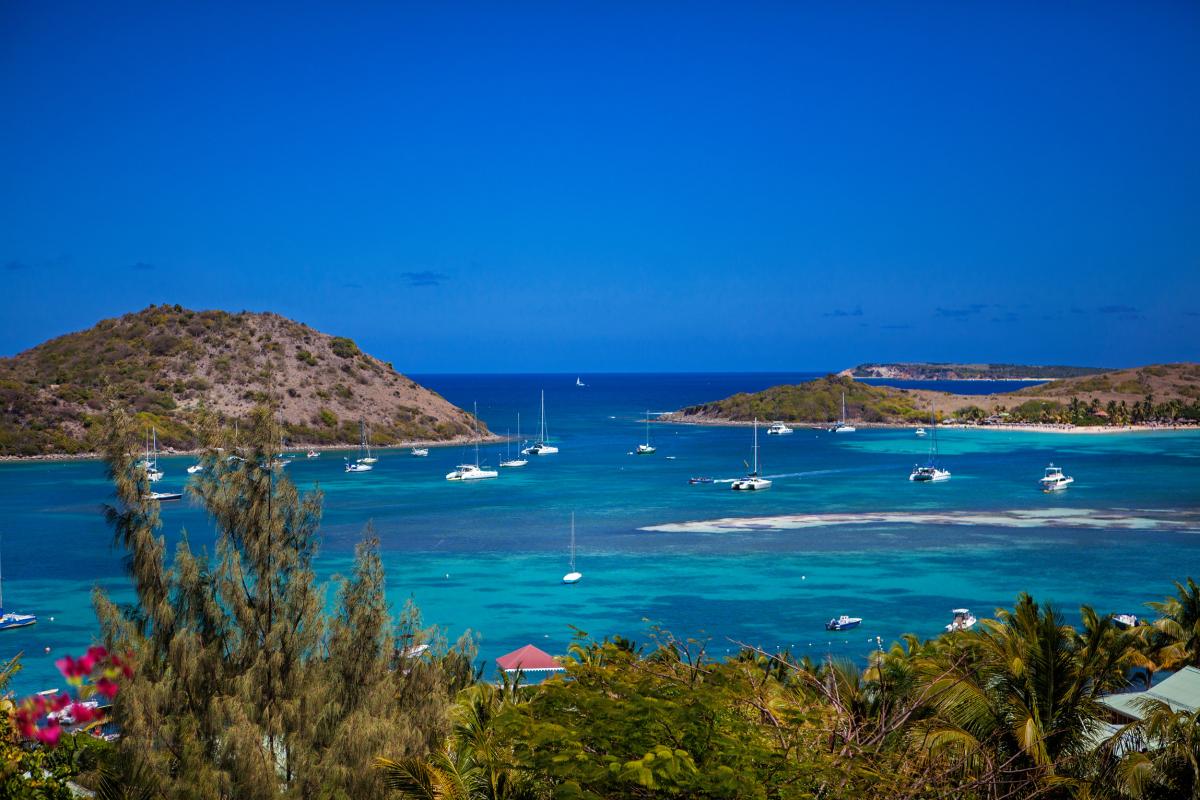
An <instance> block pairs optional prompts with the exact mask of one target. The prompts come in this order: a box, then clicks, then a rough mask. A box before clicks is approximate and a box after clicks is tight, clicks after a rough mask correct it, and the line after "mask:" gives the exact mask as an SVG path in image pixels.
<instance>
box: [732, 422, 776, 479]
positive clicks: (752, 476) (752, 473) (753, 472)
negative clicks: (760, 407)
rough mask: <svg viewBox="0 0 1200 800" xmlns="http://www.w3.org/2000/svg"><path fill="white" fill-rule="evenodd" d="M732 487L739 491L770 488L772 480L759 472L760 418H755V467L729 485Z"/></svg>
mask: <svg viewBox="0 0 1200 800" xmlns="http://www.w3.org/2000/svg"><path fill="white" fill-rule="evenodd" d="M729 488H730V489H733V490H734V491H737V492H753V491H758V490H760V489H770V488H771V482H770V481H769V480H767V479H766V478H763V477H760V476H759V474H758V418H757V417H755V418H754V469H752V470H750V472H749V473H747V475H746V477H744V478H739V479H738V480H736V481H734V482H733V483H731V484H730V485H729Z"/></svg>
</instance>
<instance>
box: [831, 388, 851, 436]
mask: <svg viewBox="0 0 1200 800" xmlns="http://www.w3.org/2000/svg"><path fill="white" fill-rule="evenodd" d="M829 430H830V432H832V433H854V432H855V431H856V430H858V429H857V428H855V427H854V426H853V425H851V424H850V423H849V422H847V421H846V393H845V392H842V419H841V421H840V422H838V424H837V425H834V426H833V427H832V428H830V429H829Z"/></svg>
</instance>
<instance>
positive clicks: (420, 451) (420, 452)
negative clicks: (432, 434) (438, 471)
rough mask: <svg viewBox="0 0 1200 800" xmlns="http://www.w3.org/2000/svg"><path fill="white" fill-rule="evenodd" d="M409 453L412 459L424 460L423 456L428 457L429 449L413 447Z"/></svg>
mask: <svg viewBox="0 0 1200 800" xmlns="http://www.w3.org/2000/svg"><path fill="white" fill-rule="evenodd" d="M409 452H410V453H411V454H412V456H413V458H424V457H425V456H427V455H429V448H428V447H414V448H413V449H412V450H410V451H409Z"/></svg>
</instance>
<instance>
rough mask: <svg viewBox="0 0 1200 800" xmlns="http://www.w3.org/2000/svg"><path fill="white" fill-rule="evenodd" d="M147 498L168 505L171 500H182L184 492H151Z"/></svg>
mask: <svg viewBox="0 0 1200 800" xmlns="http://www.w3.org/2000/svg"><path fill="white" fill-rule="evenodd" d="M146 496H147V497H149V498H150V499H151V500H157V501H158V502H160V503H166V502H168V501H170V500H182V499H183V492H151V493H150V494H148V495H146Z"/></svg>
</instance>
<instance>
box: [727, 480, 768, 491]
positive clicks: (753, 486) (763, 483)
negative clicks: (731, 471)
mask: <svg viewBox="0 0 1200 800" xmlns="http://www.w3.org/2000/svg"><path fill="white" fill-rule="evenodd" d="M729 488H730V489H733V491H735V492H761V491H763V490H764V489H770V488H771V482H770V481H769V480H767V479H766V478H743V479H742V480H738V481H734V482H733V483H731V484H729Z"/></svg>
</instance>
